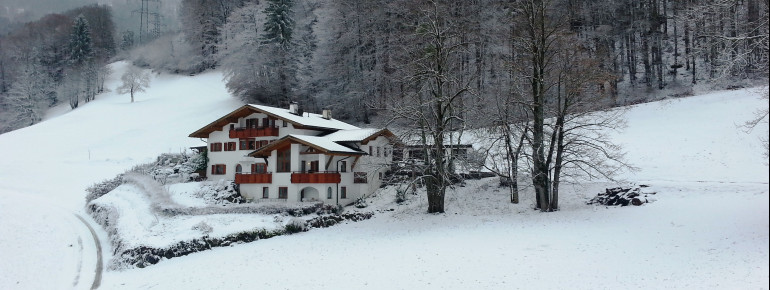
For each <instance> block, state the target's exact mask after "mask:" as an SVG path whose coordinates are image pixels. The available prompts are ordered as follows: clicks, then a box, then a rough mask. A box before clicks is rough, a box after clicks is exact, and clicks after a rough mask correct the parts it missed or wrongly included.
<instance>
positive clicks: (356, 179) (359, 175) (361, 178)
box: [353, 172, 366, 183]
mask: <svg viewBox="0 0 770 290" xmlns="http://www.w3.org/2000/svg"><path fill="white" fill-rule="evenodd" d="M353 183H366V172H355V173H353Z"/></svg>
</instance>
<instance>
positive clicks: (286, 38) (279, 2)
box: [263, 0, 294, 49]
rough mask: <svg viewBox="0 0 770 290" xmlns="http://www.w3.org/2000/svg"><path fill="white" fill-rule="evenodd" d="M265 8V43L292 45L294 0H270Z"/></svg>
mask: <svg viewBox="0 0 770 290" xmlns="http://www.w3.org/2000/svg"><path fill="white" fill-rule="evenodd" d="M268 2H269V3H268V6H267V8H265V11H264V13H265V15H266V16H267V20H266V21H265V34H264V35H263V39H264V42H265V43H273V44H278V45H280V46H281V47H282V48H284V49H287V48H288V46H290V45H291V40H292V39H291V37H292V34H293V32H294V19H293V18H292V10H291V8H292V6H294V3H293V1H292V0H269V1H268Z"/></svg>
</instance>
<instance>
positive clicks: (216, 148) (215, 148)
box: [209, 143, 222, 152]
mask: <svg viewBox="0 0 770 290" xmlns="http://www.w3.org/2000/svg"><path fill="white" fill-rule="evenodd" d="M209 146H210V147H211V148H209V149H211V152H218V151H222V143H211V144H209Z"/></svg>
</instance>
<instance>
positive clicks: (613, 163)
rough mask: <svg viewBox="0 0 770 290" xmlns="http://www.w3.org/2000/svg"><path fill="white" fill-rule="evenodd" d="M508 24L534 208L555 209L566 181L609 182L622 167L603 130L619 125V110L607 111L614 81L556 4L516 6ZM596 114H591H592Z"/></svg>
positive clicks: (526, 0) (528, 0) (531, 0)
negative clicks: (523, 116) (581, 178)
mask: <svg viewBox="0 0 770 290" xmlns="http://www.w3.org/2000/svg"><path fill="white" fill-rule="evenodd" d="M517 4H518V5H517V7H518V9H517V10H516V11H515V14H514V17H517V20H518V21H515V22H514V24H515V25H516V27H518V28H519V30H518V31H516V32H515V33H516V34H515V37H514V38H515V39H514V44H515V47H516V52H517V53H518V54H519V56H518V57H517V58H516V61H514V62H513V66H514V72H515V73H516V74H517V75H519V76H521V77H520V78H521V80H523V82H522V83H523V84H522V85H521V86H520V90H521V94H522V95H529V96H531V97H530V99H529V101H527V102H526V103H525V105H526V109H527V115H528V116H529V117H530V118H531V119H530V120H529V121H527V122H526V124H527V126H528V130H527V133H526V134H524V135H523V136H524V138H525V140H526V142H527V144H528V145H529V146H528V147H529V150H528V152H526V155H527V158H529V159H530V161H531V164H532V168H531V172H532V183H533V186H534V188H535V194H536V196H535V197H536V208H539V209H540V210H541V211H554V210H558V208H559V205H558V199H559V184H560V183H561V182H562V177H564V176H578V175H580V176H588V177H604V178H612V176H613V175H614V173H616V172H617V170H619V169H620V168H630V166H628V165H627V164H625V163H624V162H623V160H622V157H623V155H622V153H621V152H620V147H619V146H617V145H615V144H612V143H611V142H610V141H609V139H608V138H607V136H606V135H605V134H606V133H605V130H609V129H615V128H619V127H620V126H622V119H621V118H620V117H621V113H622V112H621V111H619V110H614V111H613V110H606V111H601V112H596V111H598V110H602V109H604V108H606V105H607V104H611V103H612V102H611V100H603V98H604V96H605V95H606V93H607V92H606V91H607V90H605V89H604V88H605V87H609V86H610V85H611V82H612V76H611V75H609V74H607V73H605V71H606V70H604V69H602V67H601V65H600V64H601V62H600V61H599V60H598V59H597V58H596V57H595V55H594V54H592V51H591V49H590V48H591V47H590V46H588V45H582V44H581V43H583V42H582V41H581V40H580V39H579V38H578V37H576V35H575V34H574V33H572V32H571V31H570V30H569V29H568V28H569V25H568V22H567V21H566V20H567V19H569V18H568V17H566V16H565V15H563V13H564V12H563V11H560V10H558V9H557V7H559V6H558V5H557V4H558V3H556V2H555V1H551V0H521V1H518V2H517ZM594 112H595V113H594Z"/></svg>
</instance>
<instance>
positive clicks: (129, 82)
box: [117, 66, 150, 103]
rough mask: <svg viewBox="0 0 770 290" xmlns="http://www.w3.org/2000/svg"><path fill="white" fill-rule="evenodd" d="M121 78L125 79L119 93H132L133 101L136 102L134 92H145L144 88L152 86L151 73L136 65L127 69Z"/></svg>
mask: <svg viewBox="0 0 770 290" xmlns="http://www.w3.org/2000/svg"><path fill="white" fill-rule="evenodd" d="M120 80H122V81H123V84H122V85H121V86H119V87H118V88H117V90H118V93H120V94H125V93H130V94H131V102H132V103H133V102H134V93H137V92H144V89H145V88H148V87H149V86H150V75H149V74H148V73H147V72H144V71H142V70H141V69H139V68H137V67H134V66H132V67H130V68H129V69H128V70H126V72H125V73H123V76H121V77H120Z"/></svg>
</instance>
